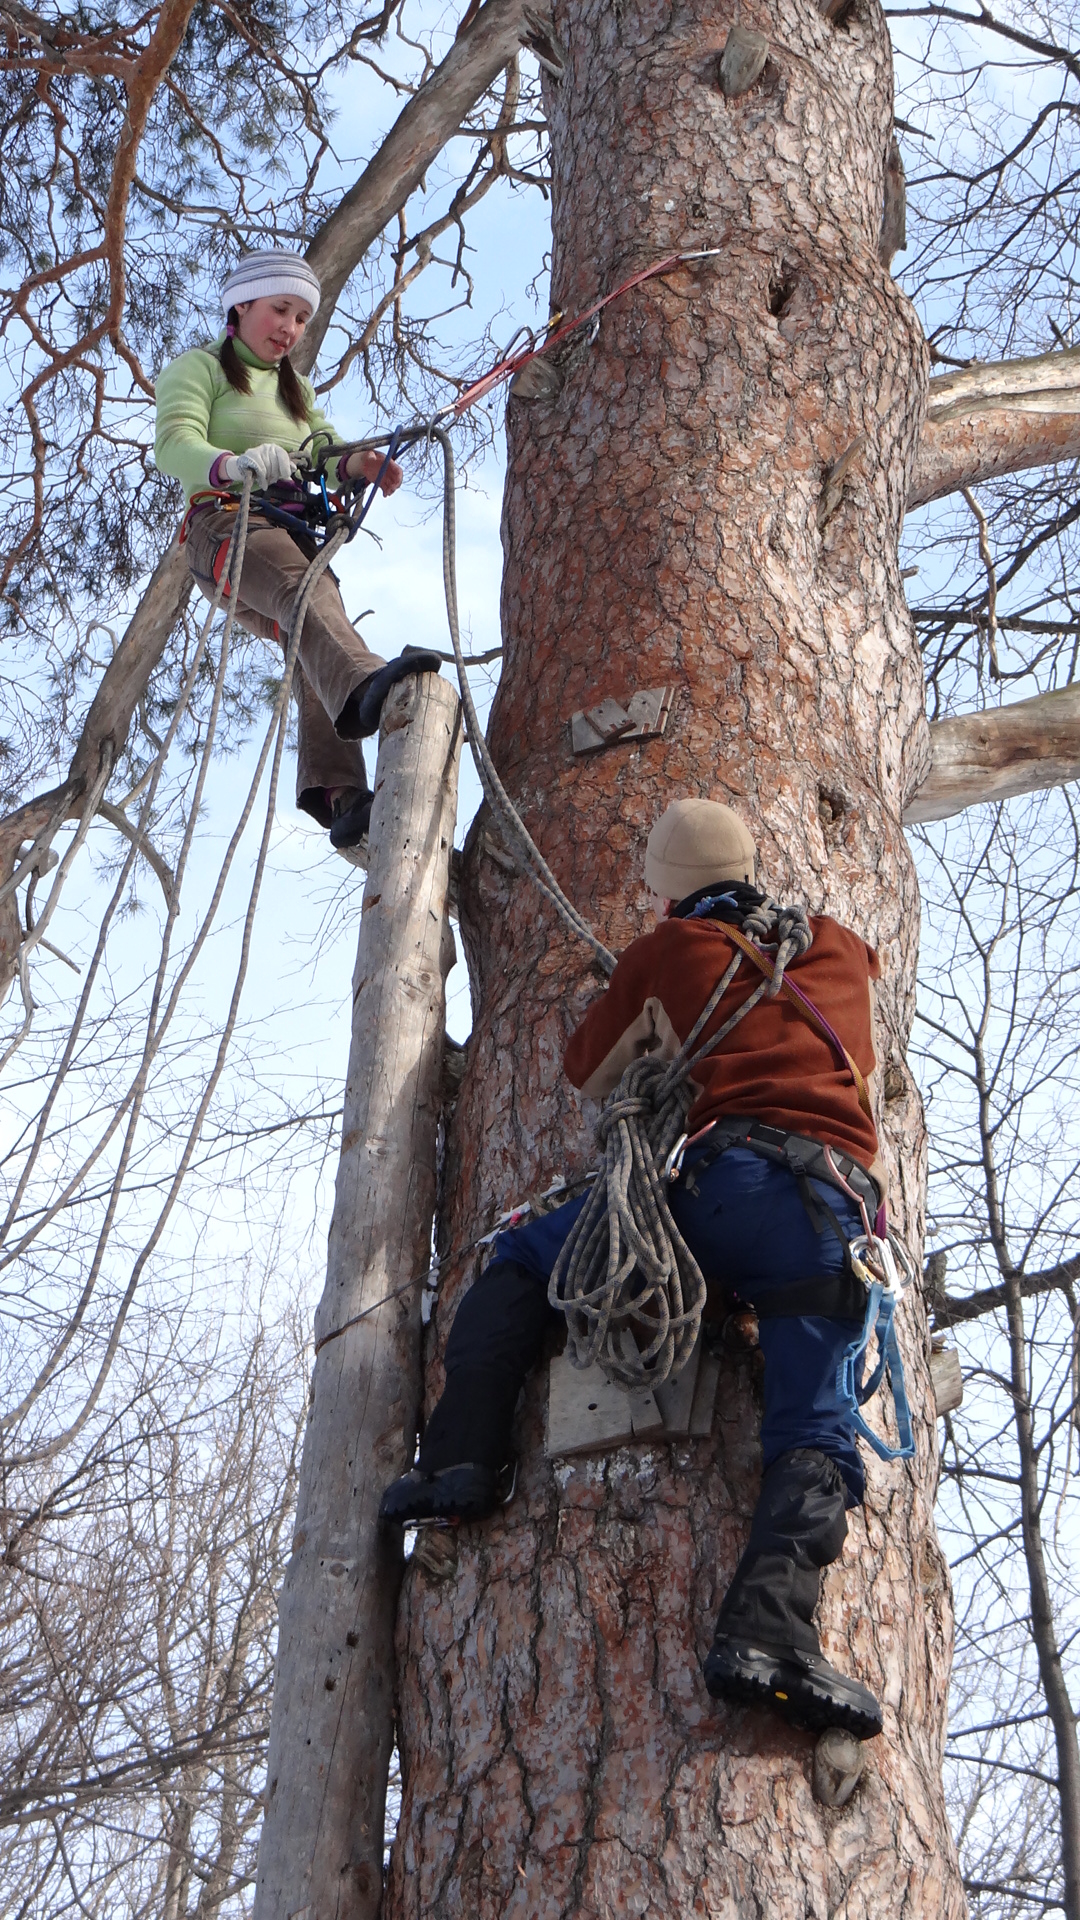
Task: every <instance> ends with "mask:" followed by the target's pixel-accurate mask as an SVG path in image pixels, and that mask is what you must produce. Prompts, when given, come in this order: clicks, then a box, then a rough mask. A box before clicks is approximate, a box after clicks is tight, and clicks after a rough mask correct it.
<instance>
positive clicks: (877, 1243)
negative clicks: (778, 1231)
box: [667, 929, 917, 1460]
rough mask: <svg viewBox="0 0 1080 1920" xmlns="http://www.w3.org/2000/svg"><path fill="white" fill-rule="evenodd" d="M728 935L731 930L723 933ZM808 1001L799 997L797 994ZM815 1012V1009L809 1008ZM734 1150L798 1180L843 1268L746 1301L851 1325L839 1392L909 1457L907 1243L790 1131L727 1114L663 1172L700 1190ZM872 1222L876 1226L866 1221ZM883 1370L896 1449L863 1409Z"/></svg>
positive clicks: (770, 1314) (821, 1152)
mask: <svg viewBox="0 0 1080 1920" xmlns="http://www.w3.org/2000/svg"><path fill="white" fill-rule="evenodd" d="M725 931H728V932H729V931H730V929H725ZM801 997H803V998H805V996H801ZM815 1011H816V1009H815ZM699 1141H700V1142H702V1143H703V1145H702V1150H701V1152H700V1155H698V1156H696V1157H695V1160H694V1163H693V1166H692V1168H691V1169H690V1171H689V1173H686V1174H684V1173H683V1172H682V1161H683V1155H684V1154H685V1152H686V1151H687V1149H688V1148H691V1147H696V1146H697V1144H698V1142H699ZM730 1147H742V1148H744V1149H747V1150H748V1151H749V1152H751V1153H756V1154H759V1155H760V1156H761V1157H762V1158H763V1159H766V1160H771V1161H773V1162H774V1164H776V1165H778V1166H783V1167H786V1168H787V1170H788V1172H789V1173H791V1174H792V1175H793V1177H794V1179H795V1181H796V1183H797V1184H798V1188H799V1193H800V1196H801V1198H802V1201H803V1205H804V1206H805V1208H806V1210H807V1213H808V1214H809V1216H810V1221H811V1224H812V1225H813V1227H814V1229H815V1232H817V1233H821V1232H823V1231H824V1230H825V1228H826V1227H831V1229H832V1231H833V1233H834V1234H835V1235H836V1237H837V1239H838V1240H839V1242H840V1244H841V1246H842V1247H843V1249H844V1271H843V1272H842V1273H839V1274H830V1275H828V1276H826V1277H821V1278H818V1277H811V1278H808V1279H806V1280H800V1281H796V1282H794V1283H792V1284H791V1285H789V1286H784V1287H782V1288H778V1289H777V1290H776V1291H775V1293H773V1292H770V1293H769V1294H767V1295H765V1296H764V1297H763V1298H759V1299H757V1300H753V1301H749V1300H748V1301H746V1302H745V1305H746V1306H748V1307H750V1308H752V1310H753V1312H754V1313H755V1315H756V1316H757V1318H758V1319H759V1320H778V1319H803V1318H816V1319H824V1320H857V1321H858V1322H859V1333H858V1334H857V1335H856V1336H855V1337H854V1338H853V1339H852V1341H851V1342H850V1344H849V1345H848V1346H847V1347H846V1348H845V1351H844V1354H843V1356H842V1358H841V1361H840V1364H839V1367H838V1368H837V1375H836V1387H837V1394H838V1396H839V1398H840V1400H841V1401H842V1403H843V1405H844V1408H845V1410H846V1411H847V1413H848V1414H849V1415H850V1416H851V1419H852V1422H853V1424H854V1426H855V1428H856V1430H857V1432H859V1433H861V1434H862V1436H863V1439H864V1440H866V1441H868V1442H869V1444H870V1446H872V1447H873V1449H874V1451H875V1453H876V1454H877V1455H878V1456H879V1458H880V1459H882V1460H908V1459H910V1458H911V1456H912V1455H913V1453H914V1451H915V1443H914V1438H913V1435H912V1429H911V1412H910V1407H909V1404H908V1397H907V1387H906V1384H905V1380H904V1365H903V1360H902V1359H901V1356H900V1349H899V1345H898V1343H897V1338H896V1327H895V1324H894V1321H895V1314H896V1309H897V1307H898V1306H899V1304H900V1301H901V1299H902V1298H903V1295H904V1292H905V1289H906V1287H907V1286H909V1285H911V1284H912V1282H913V1281H914V1280H915V1279H916V1277H917V1275H916V1269H915V1263H914V1261H913V1260H912V1258H911V1255H910V1253H909V1252H908V1250H907V1248H906V1246H905V1245H904V1242H903V1241H902V1240H901V1239H900V1237H899V1235H898V1234H896V1233H895V1232H894V1231H893V1229H892V1228H891V1227H889V1226H887V1224H886V1222H885V1210H884V1207H883V1206H882V1205H881V1204H880V1194H879V1191H878V1187H877V1183H876V1181H875V1180H874V1178H873V1175H872V1174H869V1173H868V1172H867V1171H866V1168H865V1167H863V1166H860V1164H859V1162H858V1161H857V1160H853V1159H852V1158H851V1157H850V1155H848V1154H845V1153H841V1152H840V1151H839V1149H838V1148H836V1147H829V1146H825V1145H823V1144H822V1142H821V1141H819V1140H811V1139H808V1138H807V1137H806V1136H805V1135H803V1134H798V1133H788V1132H785V1131H784V1130H783V1129H781V1128H779V1127H770V1126H766V1125H765V1123H764V1121H761V1120H757V1119H753V1118H750V1117H743V1116H740V1115H737V1114H725V1115H724V1117H723V1118H722V1119H720V1120H714V1121H713V1122H712V1123H711V1124H710V1125H709V1126H707V1127H703V1128H702V1129H701V1132H700V1133H698V1134H695V1135H694V1136H693V1137H692V1138H691V1139H690V1140H684V1141H683V1142H681V1143H680V1148H679V1152H678V1155H677V1157H676V1156H672V1158H671V1160H670V1162H669V1166H668V1169H667V1177H668V1178H669V1179H670V1180H677V1179H679V1178H682V1180H683V1183H684V1185H685V1186H686V1189H687V1191H688V1192H690V1193H693V1192H695V1191H696V1184H695V1183H696V1180H697V1176H698V1175H699V1174H700V1173H702V1172H704V1171H705V1169H706V1168H707V1167H709V1166H712V1165H713V1164H714V1163H715V1162H716V1161H717V1160H718V1159H719V1158H720V1155H721V1154H722V1153H726V1152H727V1151H728V1149H729V1148H730ZM812 1180H816V1181H818V1182H820V1183H822V1184H825V1185H827V1186H831V1187H835V1188H836V1189H837V1190H838V1192H840V1193H843V1194H845V1195H846V1196H847V1198H848V1199H849V1200H854V1201H855V1202H856V1204H857V1205H858V1208H859V1211H860V1213H861V1215H862V1222H863V1232H862V1233H861V1234H858V1235H856V1237H855V1238H854V1239H853V1240H849V1239H848V1237H847V1235H846V1233H845V1232H844V1229H843V1227H842V1225H841V1223H840V1221H839V1220H838V1219H837V1217H836V1215H835V1213H834V1212H833V1210H832V1208H831V1207H830V1206H829V1205H828V1204H827V1202H826V1201H824V1200H823V1199H822V1197H821V1195H820V1194H815V1193H814V1191H813V1189H812V1188H811V1185H810V1182H811V1181H812ZM871 1221H873V1224H871ZM873 1338H876V1340H877V1347H878V1361H877V1365H876V1367H875V1369H874V1372H873V1374H872V1375H871V1377H870V1378H869V1379H868V1380H866V1381H864V1382H863V1383H862V1384H861V1385H860V1384H859V1377H860V1371H861V1366H862V1362H863V1360H864V1358H865V1355H866V1352H867V1350H868V1348H869V1345H870V1341H871V1339H873ZM886 1369H887V1370H888V1378H889V1383H890V1386H891V1388H892V1396H893V1406H894V1409H895V1414H896V1426H897V1433H898V1436H899V1440H900V1445H899V1447H897V1448H892V1447H889V1446H887V1445H886V1443H885V1441H883V1440H881V1439H879V1437H878V1435H877V1434H876V1433H874V1431H873V1429H872V1428H871V1427H870V1426H869V1425H868V1424H867V1422H866V1420H865V1419H864V1417H863V1414H862V1411H861V1409H862V1408H863V1407H864V1406H865V1405H866V1402H867V1401H868V1400H870V1399H871V1398H872V1396H873V1395H874V1394H875V1393H876V1392H877V1390H878V1387H879V1386H880V1385H881V1382H882V1379H883V1378H884V1376H885V1372H886Z"/></svg>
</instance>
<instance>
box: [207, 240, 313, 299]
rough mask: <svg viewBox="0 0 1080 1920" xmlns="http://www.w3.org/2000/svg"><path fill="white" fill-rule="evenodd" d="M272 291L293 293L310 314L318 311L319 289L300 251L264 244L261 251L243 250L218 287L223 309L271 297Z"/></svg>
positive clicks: (273, 292)
mask: <svg viewBox="0 0 1080 1920" xmlns="http://www.w3.org/2000/svg"><path fill="white" fill-rule="evenodd" d="M275 293H292V294H295V295H296V297H297V299H298V300H306V301H307V302H308V305H309V306H310V308H311V311H312V313H317V312H318V307H319V300H320V298H321V295H322V288H321V286H320V285H319V276H318V274H316V273H313V272H312V270H311V268H310V267H309V266H308V263H307V261H306V260H305V259H304V256H303V254H302V253H287V252H286V250H285V248H284V247H267V248H266V250H265V252H262V253H245V254H244V256H243V258H242V259H241V260H240V261H239V262H238V264H237V265H236V266H235V267H234V268H233V270H232V272H231V273H230V275H229V277H228V279H227V280H226V281H225V282H224V284H223V285H222V289H221V304H222V308H223V309H224V311H225V312H226V313H228V311H229V308H230V307H236V306H239V305H240V302H241V301H242V300H263V299H270V298H271V297H272V296H273V295H274V294H275Z"/></svg>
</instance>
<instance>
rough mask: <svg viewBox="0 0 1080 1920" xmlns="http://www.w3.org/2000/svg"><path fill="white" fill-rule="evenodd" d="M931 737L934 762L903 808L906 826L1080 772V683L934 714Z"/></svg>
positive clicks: (1075, 776)
mask: <svg viewBox="0 0 1080 1920" xmlns="http://www.w3.org/2000/svg"><path fill="white" fill-rule="evenodd" d="M930 741H931V746H932V748H933V755H934V758H933V764H932V766H931V769H930V772H929V774H928V776H927V778H926V779H925V780H924V781H923V783H922V785H921V787H919V789H918V791H917V793H915V794H914V795H913V797H912V798H911V800H910V801H909V802H908V805H907V807H906V808H905V809H904V824H905V825H906V826H915V825H919V824H925V823H926V822H928V821H930V820H947V819H948V818H949V817H950V815H952V814H954V813H962V812H963V810H964V808H965V807H974V806H978V805H979V804H980V802H983V801H987V800H1007V799H1010V798H1011V797H1012V796H1013V795H1014V794H1018V793H1035V792H1037V791H1039V790H1040V789H1042V788H1045V787H1058V786H1061V785H1062V784H1063V783H1064V782H1065V781H1066V780H1076V779H1078V778H1080V686H1072V687H1061V688H1059V689H1058V690H1057V691H1056V692H1054V693H1040V694H1036V696H1035V698H1034V699H1032V700H1018V701H1016V702H1015V703H1014V704H1013V705H1012V706H1008V707H988V708H984V709H983V710H982V711H981V712H979V713H965V714H961V715H960V716H959V717H958V718H956V719H950V720H936V721H935V722H934V724H933V725H932V726H931V728H930Z"/></svg>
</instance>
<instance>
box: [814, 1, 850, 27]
mask: <svg viewBox="0 0 1080 1920" xmlns="http://www.w3.org/2000/svg"><path fill="white" fill-rule="evenodd" d="M818 12H819V13H820V14H821V17H822V19H823V20H827V21H828V23H829V25H830V27H836V28H837V30H838V31H841V30H843V29H844V28H845V27H851V26H854V24H855V22H856V20H858V19H859V17H860V13H859V0H818Z"/></svg>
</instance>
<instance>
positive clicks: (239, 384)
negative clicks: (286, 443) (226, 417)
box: [219, 307, 307, 426]
mask: <svg viewBox="0 0 1080 1920" xmlns="http://www.w3.org/2000/svg"><path fill="white" fill-rule="evenodd" d="M225 318H226V321H227V323H228V325H229V326H230V327H235V328H236V329H237V331H238V332H239V329H240V315H239V313H238V312H237V309H236V308H235V307H230V308H229V311H228V313H227V314H226V316H225ZM219 357H220V360H221V371H222V373H223V374H224V375H225V378H226V380H227V381H228V383H229V385H230V387H232V388H233V390H234V392H236V393H250V392H251V377H250V375H249V373H248V370H247V368H246V367H245V365H244V363H243V361H242V360H241V358H240V355H239V354H238V353H237V351H236V345H235V342H234V341H233V337H232V335H231V334H226V336H225V338H224V340H223V341H222V343H221V354H220V356H219ZM277 390H278V399H279V400H280V401H281V404H282V406H283V407H284V409H285V411H286V413H289V414H291V415H292V417H293V419H294V420H295V421H296V423H297V425H298V426H302V425H303V424H304V423H305V422H306V420H307V401H306V399H305V398H304V389H303V387H302V386H301V385H300V380H299V376H298V374H297V372H296V369H295V367H294V366H293V364H292V361H291V360H290V359H289V356H288V354H287V353H286V354H284V355H283V357H282V358H281V359H280V360H279V361H278V370H277Z"/></svg>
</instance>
